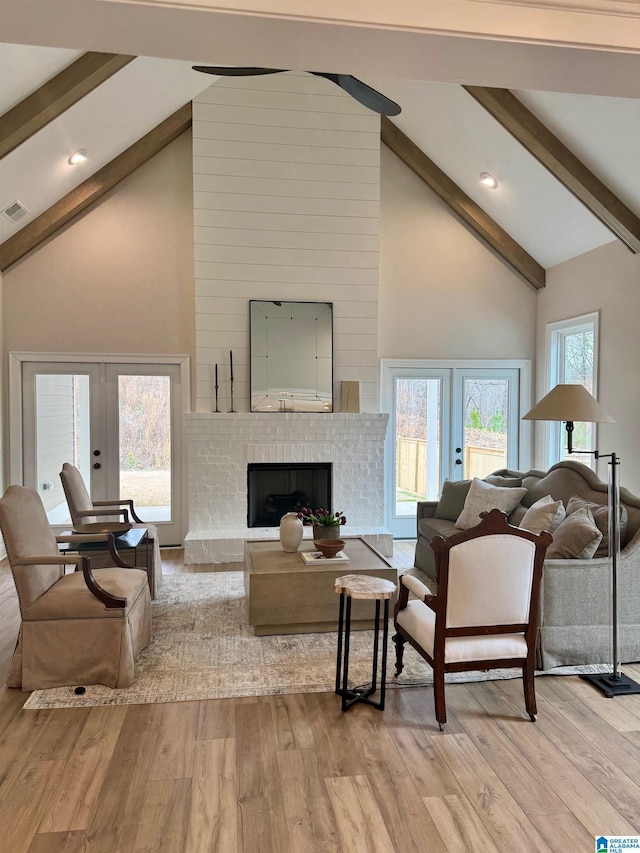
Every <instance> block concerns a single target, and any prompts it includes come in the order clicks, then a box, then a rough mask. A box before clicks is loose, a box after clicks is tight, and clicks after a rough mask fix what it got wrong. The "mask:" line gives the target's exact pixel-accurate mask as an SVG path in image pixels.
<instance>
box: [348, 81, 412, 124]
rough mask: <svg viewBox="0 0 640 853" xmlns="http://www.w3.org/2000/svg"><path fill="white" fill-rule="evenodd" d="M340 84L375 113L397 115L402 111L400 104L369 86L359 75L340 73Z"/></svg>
mask: <svg viewBox="0 0 640 853" xmlns="http://www.w3.org/2000/svg"><path fill="white" fill-rule="evenodd" d="M337 77H338V86H340V88H341V89H344V90H345V92H348V94H349V95H351V97H352V98H355V99H356V101H360V103H361V104H362V105H363V106H365V107H368V108H369V109H370V110H373V112H374V113H380V115H383V116H397V115H399V113H400V112H401V108H400V105H399V104H396V102H395V101H392V100H391V98H387V96H386V95H383V94H382V93H381V92H378V91H377V90H376V89H372V88H371V86H367V84H366V83H363V82H362V80H358V78H357V77H352V76H351V74H338V75H337Z"/></svg>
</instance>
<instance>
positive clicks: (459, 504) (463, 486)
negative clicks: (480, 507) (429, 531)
mask: <svg viewBox="0 0 640 853" xmlns="http://www.w3.org/2000/svg"><path fill="white" fill-rule="evenodd" d="M470 486H471V480H457V481H455V482H454V481H453V480H445V481H444V483H443V484H442V494H441V495H440V500H439V501H438V506H437V507H436V509H435V512H434V514H433V517H434V518H447V519H449V521H455V520H456V518H457V517H458V516H459V515H460V513H461V512H462V510H463V509H464V502H465V500H466V499H467V495H468V494H469V487H470Z"/></svg>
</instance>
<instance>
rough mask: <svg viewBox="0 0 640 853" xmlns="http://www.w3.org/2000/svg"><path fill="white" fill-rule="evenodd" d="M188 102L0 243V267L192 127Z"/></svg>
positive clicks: (79, 211) (21, 255) (38, 242)
mask: <svg viewBox="0 0 640 853" xmlns="http://www.w3.org/2000/svg"><path fill="white" fill-rule="evenodd" d="M191 115H192V113H191V102H189V103H188V104H185V106H184V107H181V108H180V109H179V110H177V111H176V112H175V113H173V115H171V116H169V118H167V119H165V120H164V121H163V122H161V123H160V124H159V125H158V126H157V127H155V128H154V129H153V130H151V131H149V133H147V134H146V135H145V136H143V137H142V139H139V140H138V141H137V142H135V143H134V144H133V145H132V146H131V147H130V148H127V150H126V151H123V152H122V154H120V155H119V156H118V157H116V158H115V159H113V160H112V161H111V162H110V163H107V165H106V166H103V167H102V169H99V170H98V171H97V172H96V173H95V174H94V175H92V176H91V177H90V178H87V180H86V181H84V182H83V183H81V184H80V185H79V186H77V187H76V188H75V189H74V190H71V192H70V193H67V195H66V196H64V197H63V198H61V199H60V201H57V202H56V203H55V204H54V205H52V206H51V207H50V208H49V209H48V210H46V211H45V212H44V213H42V214H41V215H40V216H38V217H36V219H34V220H33V221H32V222H29V223H28V224H27V225H25V226H24V228H22V229H21V230H20V231H18V233H17V234H14V236H13V237H10V238H9V239H8V240H5V242H4V243H2V245H0V271H4V270H6V269H7V267H9V266H11V264H14V263H15V262H16V261H17V260H19V259H20V258H22V257H24V255H26V254H27V252H30V251H31V250H32V249H35V248H36V246H38V245H40V243H42V242H43V241H44V240H46V239H47V237H50V236H51V235H52V234H53V233H55V232H56V231H57V230H58V228H61V227H62V226H63V225H65V224H66V223H67V222H69V221H70V220H71V219H73V218H74V216H77V215H78V214H79V213H81V212H82V211H83V210H85V209H86V208H87V207H88V206H89V205H90V204H93V202H95V201H97V199H99V198H100V197H101V196H103V195H104V194H105V193H106V192H108V191H109V190H110V189H112V187H114V186H115V185H116V184H118V183H120V181H122V180H123V179H124V178H126V177H127V176H128V175H130V174H131V173H132V172H134V171H135V170H136V169H137V168H138V167H139V166H142V164H143V163H145V162H146V161H147V160H149V158H150V157H153V155H154V154H157V153H158V151H161V150H162V149H163V148H164V147H165V146H166V145H168V144H169V143H170V142H173V140H174V139H176V138H177V137H178V136H180V134H182V133H184V132H185V130H188V129H189V128H190V127H191Z"/></svg>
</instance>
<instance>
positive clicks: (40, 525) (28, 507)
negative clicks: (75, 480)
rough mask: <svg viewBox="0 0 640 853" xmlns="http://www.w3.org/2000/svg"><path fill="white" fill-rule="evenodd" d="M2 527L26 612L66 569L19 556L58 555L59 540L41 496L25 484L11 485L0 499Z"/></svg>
mask: <svg viewBox="0 0 640 853" xmlns="http://www.w3.org/2000/svg"><path fill="white" fill-rule="evenodd" d="M0 527H1V528H2V535H3V536H4V543H5V546H6V549H7V557H8V558H9V564H10V565H11V571H12V573H13V579H14V582H15V585H16V590H17V591H18V599H19V601H20V611H21V612H22V613H23V612H24V610H25V608H27V607H29V606H30V605H31V604H33V602H34V601H36V599H38V598H39V597H40V596H41V595H42V594H43V593H44V592H46V591H47V590H48V589H49V587H51V586H53V584H54V583H56V581H58V580H59V579H60V578H61V577H62V575H63V572H64V568H63V566H62V565H59V566H58V565H35V566H24V565H21V564H20V558H21V557H30V556H42V557H55V556H58V555H59V553H60V552H59V550H58V543H57V542H56V537H55V536H54V533H53V531H52V530H51V525H50V524H49V520H48V518H47V513H46V512H45V509H44V506H43V505H42V500H41V499H40V495H39V494H38V493H37V492H36V491H34V490H33V489H27V488H25V487H24V486H9V488H8V489H7V491H6V492H5V494H4V497H3V498H2V499H0Z"/></svg>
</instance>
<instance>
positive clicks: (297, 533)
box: [280, 512, 303, 554]
mask: <svg viewBox="0 0 640 853" xmlns="http://www.w3.org/2000/svg"><path fill="white" fill-rule="evenodd" d="M302 534H303V526H302V519H301V518H298V513H297V512H287V513H286V514H285V515H283V516H282V518H281V519H280V544H281V545H282V550H283V551H288V552H289V553H291V554H292V553H294V551H297V550H298V548H299V547H300V543H301V542H302Z"/></svg>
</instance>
